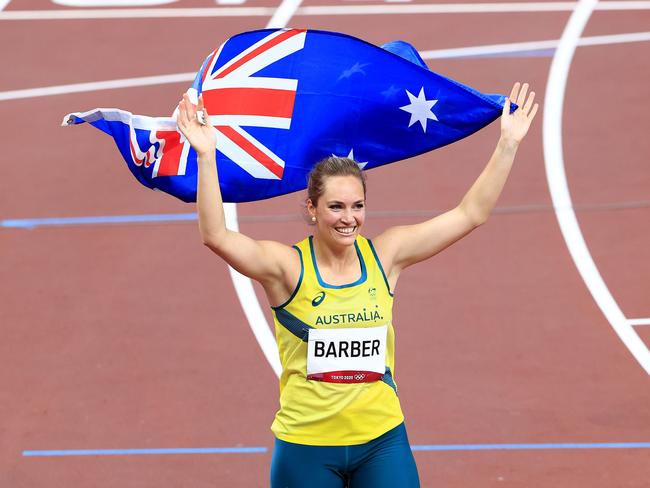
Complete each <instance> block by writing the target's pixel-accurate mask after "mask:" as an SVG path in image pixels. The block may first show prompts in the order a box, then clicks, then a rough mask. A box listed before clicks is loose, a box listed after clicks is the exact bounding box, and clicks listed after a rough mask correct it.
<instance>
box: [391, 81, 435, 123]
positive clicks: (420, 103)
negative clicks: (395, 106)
mask: <svg viewBox="0 0 650 488" xmlns="http://www.w3.org/2000/svg"><path fill="white" fill-rule="evenodd" d="M406 94H407V95H408V97H409V100H410V101H411V103H409V104H408V105H404V106H403V107H400V110H404V111H405V112H408V113H410V114H411V120H409V127H411V126H412V125H413V124H415V123H416V122H420V125H421V126H422V131H423V132H426V131H427V120H428V119H431V120H438V117H436V114H434V113H433V111H432V110H431V109H432V108H433V106H434V105H435V104H436V103H438V100H427V99H426V97H425V95H424V87H422V88H420V93H419V94H418V96H417V97H416V96H415V95H413V94H412V93H411V92H410V91H408V90H406Z"/></svg>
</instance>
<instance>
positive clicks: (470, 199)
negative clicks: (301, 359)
mask: <svg viewBox="0 0 650 488" xmlns="http://www.w3.org/2000/svg"><path fill="white" fill-rule="evenodd" d="M527 92H528V84H527V83H524V84H523V86H520V84H519V83H515V85H514V87H513V88H512V92H511V94H510V98H509V99H506V102H505V104H504V107H503V113H502V115H501V136H500V138H499V142H498V143H497V147H496V149H495V150H494V153H493V154H492V157H491V158H490V160H489V161H488V163H487V165H486V166H485V168H484V169H483V172H482V173H481V174H480V176H479V177H478V178H477V180H476V181H475V182H474V184H473V185H472V187H471V188H470V189H469V191H468V192H467V193H466V194H465V196H464V197H463V199H462V201H461V202H460V204H459V205H458V206H457V207H455V208H454V209H452V210H449V211H448V212H445V213H443V214H441V215H439V216H436V217H434V218H432V219H430V220H427V221H425V222H422V223H419V224H415V225H405V226H397V227H391V228H389V229H387V230H386V231H385V232H383V233H382V234H380V235H379V236H377V237H375V238H374V239H373V243H374V245H375V249H376V250H377V254H378V255H379V259H380V260H381V261H382V264H383V266H384V269H385V270H386V273H387V275H388V282H389V284H390V286H391V288H393V287H394V286H395V283H396V282H397V277H398V276H399V274H400V272H401V271H402V270H403V269H404V268H406V267H407V266H410V265H412V264H415V263H418V262H420V261H423V260H425V259H427V258H429V257H431V256H433V255H435V254H437V253H439V252H440V251H442V250H443V249H445V248H446V247H448V246H450V245H451V244H453V243H454V242H456V241H457V240H459V239H461V238H462V237H464V236H466V235H467V234H469V233H470V232H471V231H472V230H474V229H475V228H476V227H478V226H479V225H481V224H483V223H485V221H486V220H487V219H488V217H489V215H490V213H491V212H492V209H493V208H494V206H495V205H496V202H497V199H498V198H499V195H500V194H501V190H502V189H503V186H504V184H505V182H506V180H507V178H508V174H509V173H510V169H511V168H512V164H513V161H514V158H515V154H516V152H517V148H518V147H519V143H520V142H521V140H522V139H523V138H524V136H525V135H526V133H527V132H528V128H529V127H530V124H531V122H532V120H533V118H534V117H535V114H536V113H537V109H538V104H536V103H535V104H533V101H534V99H535V93H534V92H530V94H528V93H527ZM510 100H513V101H515V102H516V103H517V105H518V106H519V108H518V109H517V110H516V111H515V112H514V113H512V114H510Z"/></svg>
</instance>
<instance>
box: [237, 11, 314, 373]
mask: <svg viewBox="0 0 650 488" xmlns="http://www.w3.org/2000/svg"><path fill="white" fill-rule="evenodd" d="M301 1H302V0H283V1H282V3H281V4H280V6H279V7H278V8H277V10H276V11H275V13H274V14H273V17H271V19H270V20H269V22H268V23H267V24H266V27H267V29H280V28H283V27H285V26H286V25H287V24H288V23H289V20H291V17H293V15H294V14H295V12H296V10H297V9H298V7H300V3H301ZM224 213H225V216H226V226H227V227H228V228H229V229H231V230H233V231H237V232H238V231H239V223H238V222H237V206H236V205H235V204H234V203H227V204H224ZM228 269H229V271H230V277H231V278H232V282H233V285H234V286H235V292H236V293H237V297H238V298H239V303H240V304H241V307H242V309H243V310H244V315H246V319H247V320H248V324H249V325H250V328H251V330H252V331H253V335H254V336H255V339H256V340H257V343H258V344H259V346H260V348H261V349H262V352H263V353H264V357H266V360H267V361H268V363H269V364H270V365H271V369H273V372H274V373H275V375H276V376H277V377H278V378H279V377H280V375H281V374H282V364H281V363H280V355H279V354H278V345H277V343H276V342H275V335H274V334H273V332H271V328H270V327H269V324H268V322H267V321H266V317H265V316H264V312H263V311H262V307H261V306H260V302H259V300H258V299H257V295H256V294H255V289H254V288H253V282H252V281H251V280H250V279H249V278H247V277H246V276H244V275H243V274H241V273H239V272H237V271H235V270H234V269H233V268H231V267H230V266H228Z"/></svg>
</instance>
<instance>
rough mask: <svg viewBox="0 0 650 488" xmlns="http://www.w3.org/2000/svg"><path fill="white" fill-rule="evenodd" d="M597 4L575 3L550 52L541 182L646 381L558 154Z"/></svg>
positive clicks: (647, 354)
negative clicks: (570, 80)
mask: <svg viewBox="0 0 650 488" xmlns="http://www.w3.org/2000/svg"><path fill="white" fill-rule="evenodd" d="M597 2H598V0H580V2H578V6H577V7H576V9H575V11H574V12H573V13H572V14H571V17H570V19H569V22H568V23H567V25H566V27H565V29H564V32H563V33H562V38H561V39H560V43H559V45H558V47H557V50H556V51H555V55H554V56H553V60H552V62H551V68H550V71H549V78H548V84H547V86H546V96H545V97H544V100H545V103H544V122H543V145H544V165H545V168H546V178H547V180H548V186H549V190H550V193H551V199H552V201H553V207H554V209H555V215H556V217H557V220H558V223H559V225H560V230H561V232H562V236H563V237H564V240H565V242H566V245H567V248H568V249H569V253H570V254H571V257H572V258H573V262H574V263H575V265H576V267H577V268H578V271H579V273H580V275H581V277H582V279H583V280H584V282H585V284H586V285H587V288H588V289H589V291H590V292H591V295H592V297H593V298H594V300H595V301H596V303H597V304H598V306H599V307H600V309H601V311H602V312H603V314H604V315H605V317H606V318H607V320H608V321H609V323H610V324H611V326H612V327H613V328H614V330H615V331H616V333H617V334H618V336H619V338H620V339H621V340H622V341H623V343H624V344H625V346H626V347H627V348H628V349H629V350H630V352H631V353H632V355H633V356H634V358H635V359H636V360H637V361H638V362H639V364H640V365H641V367H642V368H643V369H644V370H645V371H646V373H648V374H649V375H650V351H649V350H648V348H647V347H646V345H645V344H644V343H643V341H642V340H641V338H640V337H639V336H638V335H637V334H636V332H635V331H634V329H633V328H632V326H631V325H630V323H629V322H628V320H627V319H626V318H625V316H624V315H623V312H622V311H621V309H620V308H619V306H618V304H617V303H616V301H615V300H614V297H612V294H611V293H610V292H609V290H608V289H607V285H606V284H605V282H604V280H603V278H602V277H601V275H600V273H599V272H598V268H597V267H596V264H595V263H594V260H593V259H592V257H591V254H590V253H589V249H588V248H587V244H586V242H585V240H584V237H583V235H582V232H581V230H580V225H579V224H578V219H577V218H576V214H575V212H574V211H573V208H572V202H571V195H570V193H569V186H568V184H567V180H566V174H565V171H564V156H563V151H562V111H563V105H564V94H565V90H566V82H567V77H568V74H569V69H570V67H571V61H572V59H573V54H574V52H575V48H576V46H577V44H578V39H579V38H580V35H581V33H582V31H583V30H584V27H585V25H586V24H587V21H588V20H589V17H590V16H591V14H592V12H593V10H594V8H595V7H596V4H597Z"/></svg>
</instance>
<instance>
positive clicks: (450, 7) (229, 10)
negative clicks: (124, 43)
mask: <svg viewBox="0 0 650 488" xmlns="http://www.w3.org/2000/svg"><path fill="white" fill-rule="evenodd" d="M1 1H2V0H0V2H1ZM0 5H1V3H0ZM575 6H576V2H509V3H447V4H445V3H437V4H386V3H384V4H378V5H367V4H366V5H313V6H309V7H300V8H298V9H296V10H295V11H294V12H293V13H292V15H293V16H296V15H298V16H311V15H313V16H326V15H394V14H468V13H514V12H569V11H571V10H573V8H574V7H575ZM597 9H598V10H608V11H613V10H649V9H650V1H648V0H632V1H604V2H601V3H600V4H599V5H598V7H597ZM287 11H288V10H287ZM275 12H277V11H276V10H274V9H273V8H272V7H196V8H132V9H101V10H91V9H75V10H12V11H9V12H0V20H62V19H117V18H127V19H129V18H185V17H259V16H264V17H267V16H271V15H273V14H274V13H275ZM285 25H286V24H285Z"/></svg>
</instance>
